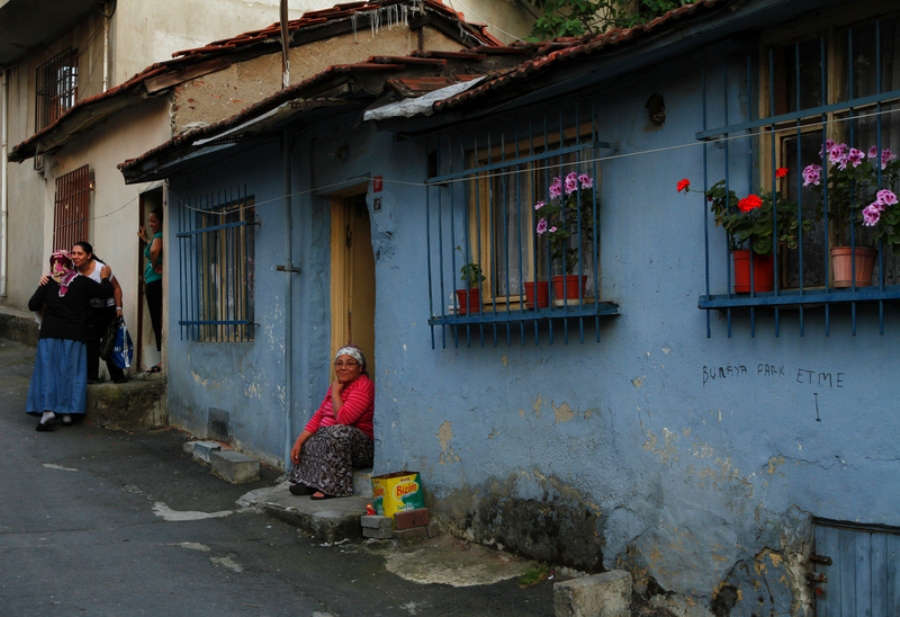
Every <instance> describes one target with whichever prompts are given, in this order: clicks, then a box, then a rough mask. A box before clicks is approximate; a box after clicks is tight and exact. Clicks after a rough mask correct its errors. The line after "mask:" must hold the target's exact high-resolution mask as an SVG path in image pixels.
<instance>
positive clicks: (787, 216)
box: [678, 167, 810, 255]
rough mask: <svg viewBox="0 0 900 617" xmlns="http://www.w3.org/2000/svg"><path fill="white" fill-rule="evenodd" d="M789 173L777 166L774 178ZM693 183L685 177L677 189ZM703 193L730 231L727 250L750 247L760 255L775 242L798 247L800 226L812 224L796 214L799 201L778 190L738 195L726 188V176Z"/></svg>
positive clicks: (686, 190) (719, 222) (780, 178)
mask: <svg viewBox="0 0 900 617" xmlns="http://www.w3.org/2000/svg"><path fill="white" fill-rule="evenodd" d="M787 175H788V169H787V168H785V167H780V168H778V169H777V170H775V178H776V179H777V181H779V182H780V181H783V180H784V179H785V178H786V177H787ZM690 186H691V182H690V180H688V179H687V178H685V179H683V180H681V181H680V182H679V183H678V191H679V192H683V193H689V192H690V190H691V189H690ZM704 195H706V199H707V200H708V201H709V204H710V206H709V207H710V210H711V211H712V213H713V216H714V219H715V222H716V226H718V227H722V229H724V230H725V233H726V234H727V237H728V250H729V251H731V252H734V251H737V250H741V249H751V250H753V252H755V253H756V254H758V255H768V254H770V253H771V252H772V251H773V249H774V248H775V244H776V243H777V244H779V245H781V246H784V247H786V248H789V249H795V248H797V237H798V234H799V230H800V228H801V226H802V227H803V229H804V231H805V230H807V229H808V228H809V226H810V223H809V222H808V221H801V220H800V218H799V217H798V216H797V204H795V203H791V202H789V201H788V200H787V198H785V197H784V196H783V195H782V194H781V192H780V191H778V190H776V191H774V192H772V193H769V192H766V191H764V190H762V189H760V191H759V194H758V195H757V194H755V193H751V194H749V195H747V196H746V197H744V198H742V199H739V198H738V196H737V194H736V193H735V192H734V191H732V190H730V189H728V188H727V186H726V183H725V180H719V181H718V182H716V183H715V184H713V185H712V186H711V187H710V188H709V189H708V190H707V191H705V192H704ZM773 217H774V219H775V223H776V225H775V227H773V224H772V223H773ZM776 227H777V232H776V229H775V228H776ZM776 233H777V236H776Z"/></svg>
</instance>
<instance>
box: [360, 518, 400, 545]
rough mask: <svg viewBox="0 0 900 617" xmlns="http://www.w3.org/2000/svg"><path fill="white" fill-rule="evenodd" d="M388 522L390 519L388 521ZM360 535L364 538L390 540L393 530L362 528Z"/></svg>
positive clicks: (389, 528)
mask: <svg viewBox="0 0 900 617" xmlns="http://www.w3.org/2000/svg"><path fill="white" fill-rule="evenodd" d="M388 520H390V519H388ZM362 535H363V537H364V538H375V539H376V540H390V539H391V538H393V537H394V530H393V529H392V528H391V527H388V528H387V529H373V528H372V527H363V530H362Z"/></svg>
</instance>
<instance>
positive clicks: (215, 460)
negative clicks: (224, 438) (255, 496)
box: [209, 449, 259, 484]
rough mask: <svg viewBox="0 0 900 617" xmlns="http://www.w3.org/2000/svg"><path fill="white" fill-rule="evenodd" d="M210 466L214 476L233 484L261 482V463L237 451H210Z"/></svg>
mask: <svg viewBox="0 0 900 617" xmlns="http://www.w3.org/2000/svg"><path fill="white" fill-rule="evenodd" d="M209 466H210V471H212V474H213V475H214V476H217V477H219V478H222V479H223V480H227V481H228V482H231V483H232V484H244V483H246V482H255V481H256V480H259V461H257V460H256V459H255V458H250V457H249V456H247V455H246V454H241V453H240V452H237V451H235V450H221V449H217V450H212V451H210V453H209Z"/></svg>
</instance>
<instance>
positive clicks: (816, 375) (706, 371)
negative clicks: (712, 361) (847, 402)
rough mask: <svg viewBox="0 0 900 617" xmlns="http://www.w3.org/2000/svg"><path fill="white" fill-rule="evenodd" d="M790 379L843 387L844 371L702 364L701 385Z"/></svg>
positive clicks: (759, 365) (781, 365)
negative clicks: (749, 380) (719, 382)
mask: <svg viewBox="0 0 900 617" xmlns="http://www.w3.org/2000/svg"><path fill="white" fill-rule="evenodd" d="M743 378H751V379H757V378H758V379H779V380H780V379H791V380H794V381H796V383H798V384H800V385H802V386H814V387H816V388H843V387H844V379H845V373H829V372H826V371H817V370H814V369H808V368H793V367H785V365H784V364H764V363H759V364H757V365H756V366H753V365H750V367H749V368H748V366H747V365H746V364H729V365H725V366H704V367H703V386H704V387H706V384H708V383H710V382H715V381H726V380H729V379H743Z"/></svg>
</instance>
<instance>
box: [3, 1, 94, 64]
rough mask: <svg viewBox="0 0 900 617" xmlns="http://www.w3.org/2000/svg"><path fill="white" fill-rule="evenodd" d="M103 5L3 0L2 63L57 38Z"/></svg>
mask: <svg viewBox="0 0 900 617" xmlns="http://www.w3.org/2000/svg"><path fill="white" fill-rule="evenodd" d="M100 5H101V3H100V2H98V1H97V0H0V67H5V66H11V65H13V64H15V63H16V62H18V61H20V60H22V59H23V58H26V57H27V56H29V55H31V54H33V53H34V52H35V51H37V50H38V49H40V48H41V47H44V46H46V45H48V44H49V43H51V42H52V41H55V40H56V39H58V38H59V37H60V36H62V35H63V34H64V33H65V32H66V31H67V30H69V29H70V28H72V27H73V26H75V25H76V24H77V23H78V22H80V21H81V20H83V19H84V18H85V17H87V16H88V15H89V14H90V13H91V11H93V10H94V9H95V8H98V7H99V6H100Z"/></svg>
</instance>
